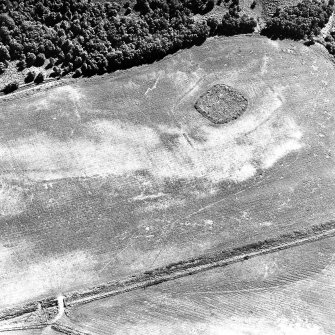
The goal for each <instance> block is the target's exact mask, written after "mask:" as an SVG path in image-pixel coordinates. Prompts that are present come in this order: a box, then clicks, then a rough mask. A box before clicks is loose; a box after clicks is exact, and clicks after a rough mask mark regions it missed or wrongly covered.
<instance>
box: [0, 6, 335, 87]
mask: <svg viewBox="0 0 335 335" xmlns="http://www.w3.org/2000/svg"><path fill="white" fill-rule="evenodd" d="M222 3H223V4H224V6H225V7H226V9H227V12H226V14H224V15H223V17H222V18H221V19H217V18H213V17H210V16H209V17H208V18H205V16H201V19H199V18H198V19H197V20H195V18H194V15H195V14H201V15H203V14H206V13H207V12H209V11H211V10H212V9H213V7H214V6H215V5H216V4H222ZM255 3H256V1H254V3H253V5H252V6H255ZM332 7H333V0H330V3H329V4H328V5H326V4H325V3H320V2H318V1H317V0H303V1H302V3H300V4H298V5H297V6H289V7H286V8H283V9H278V10H277V11H276V13H275V14H274V15H273V17H271V18H270V19H268V20H267V22H266V27H265V28H264V29H263V31H262V33H263V34H265V35H267V36H269V37H275V38H292V39H304V38H309V37H311V36H313V35H317V34H319V32H320V29H321V28H322V27H323V26H324V25H325V24H326V23H327V21H328V19H329V17H330V15H331V13H332ZM0 13H1V14H0V74H1V72H4V71H6V67H7V65H8V62H9V61H13V60H17V61H18V69H19V70H22V69H24V68H26V67H30V66H32V65H34V66H42V65H45V64H47V66H48V67H49V68H52V72H51V75H50V76H52V77H61V76H64V75H67V74H69V73H72V74H73V75H74V76H75V77H80V76H82V75H84V76H91V75H95V74H102V73H105V72H111V71H115V70H118V69H125V68H129V67H131V66H134V65H139V64H143V63H148V62H153V61H155V60H157V59H160V58H162V57H164V56H165V55H167V54H169V53H173V52H176V51H177V50H179V49H182V48H187V47H190V46H192V45H195V44H201V43H202V42H203V41H205V40H206V38H207V37H209V36H214V35H227V36H229V35H235V34H241V33H251V32H253V31H254V28H255V27H256V21H255V20H254V19H253V18H249V17H247V16H246V15H241V10H240V6H239V0H136V1H132V5H130V4H129V3H127V2H126V3H125V4H124V5H123V7H121V5H120V4H119V3H116V2H94V1H92V0H14V1H12V0H11V1H9V0H0ZM330 38H332V37H330ZM333 42H334V39H333V38H332V40H331V41H329V44H331V45H332V46H333V45H335V43H333ZM332 48H333V47H329V49H331V50H333V51H334V53H335V48H333V49H332ZM43 80H44V76H43V74H42V73H39V74H36V73H35V72H34V71H30V72H29V73H28V74H27V77H26V79H25V81H26V83H29V82H33V81H35V82H36V83H40V82H43ZM17 87H18V85H17V83H11V84H10V85H8V87H6V89H5V92H11V91H13V90H15V89H17Z"/></svg>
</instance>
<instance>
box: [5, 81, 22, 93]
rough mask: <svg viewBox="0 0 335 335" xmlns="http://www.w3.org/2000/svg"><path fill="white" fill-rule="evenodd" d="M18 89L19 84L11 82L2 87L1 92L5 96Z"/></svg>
mask: <svg viewBox="0 0 335 335" xmlns="http://www.w3.org/2000/svg"><path fill="white" fill-rule="evenodd" d="M18 88H19V82H18V81H13V82H11V83H9V84H7V85H6V86H5V87H4V89H3V92H4V93H5V94H8V93H11V92H14V91H16V90H17V89H18Z"/></svg>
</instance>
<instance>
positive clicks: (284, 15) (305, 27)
mask: <svg viewBox="0 0 335 335" xmlns="http://www.w3.org/2000/svg"><path fill="white" fill-rule="evenodd" d="M332 11H333V3H332V2H331V1H330V2H329V3H328V4H326V3H325V2H324V1H322V2H320V1H317V0H303V1H302V2H301V3H299V4H298V5H296V6H288V7H285V8H283V9H280V8H278V9H277V10H276V12H275V13H274V15H273V16H272V17H271V18H270V19H268V20H267V21H266V27H265V28H264V29H263V31H262V34H264V35H266V36H268V37H272V38H291V39H294V40H300V39H306V38H307V39H308V38H311V37H313V36H317V35H319V34H320V31H321V29H322V28H323V27H324V26H325V25H326V23H327V22H328V20H329V18H330V16H331V14H332Z"/></svg>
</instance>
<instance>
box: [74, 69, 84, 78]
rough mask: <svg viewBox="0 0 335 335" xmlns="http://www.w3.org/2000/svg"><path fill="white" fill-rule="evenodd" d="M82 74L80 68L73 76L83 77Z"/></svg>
mask: <svg viewBox="0 0 335 335" xmlns="http://www.w3.org/2000/svg"><path fill="white" fill-rule="evenodd" d="M81 76H82V72H81V70H80V69H77V70H76V71H75V72H74V75H73V77H74V78H78V77H81Z"/></svg>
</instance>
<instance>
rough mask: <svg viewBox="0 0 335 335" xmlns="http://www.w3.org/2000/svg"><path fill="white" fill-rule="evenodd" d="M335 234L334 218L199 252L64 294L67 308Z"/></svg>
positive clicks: (10, 313) (28, 307) (11, 313)
mask: <svg viewBox="0 0 335 335" xmlns="http://www.w3.org/2000/svg"><path fill="white" fill-rule="evenodd" d="M333 236H335V221H329V222H326V223H322V224H320V225H315V226H311V227H309V228H307V229H304V230H299V231H293V232H291V233H287V234H283V235H280V236H278V237H277V238H271V239H268V240H263V241H259V242H255V243H250V244H247V245H244V246H242V247H237V248H233V249H230V250H223V251H220V252H216V253H213V254H208V255H202V256H200V257H197V258H193V259H189V260H186V261H180V262H178V263H171V264H169V265H166V266H165V267H160V268H156V269H153V270H151V271H145V272H143V273H142V274H139V275H133V276H130V277H127V278H125V279H123V280H118V281H112V282H108V283H104V284H101V285H99V286H94V287H92V288H89V289H86V290H82V291H75V292H70V293H67V294H65V295H64V305H65V307H66V308H70V307H74V306H78V305H82V304H86V303H89V302H92V301H95V300H99V299H103V298H107V297H112V296H115V295H119V294H122V293H126V292H129V291H133V290H136V289H140V288H146V287H149V286H154V285H158V284H160V283H163V282H167V281H170V280H175V279H178V278H182V277H186V276H189V275H194V274H196V273H199V272H203V271H207V270H211V269H214V268H217V267H224V266H227V265H229V264H233V263H237V262H242V261H244V260H247V259H250V258H252V257H257V256H261V255H265V254H269V253H274V252H278V251H281V250H285V249H289V248H292V247H296V246H300V245H303V244H306V243H311V242H315V241H318V240H321V239H325V238H328V237H333ZM55 307H59V306H58V302H57V297H49V298H46V299H43V300H40V301H34V302H30V303H27V304H24V305H21V306H20V307H19V306H18V307H17V308H11V309H5V310H3V311H0V322H1V321H4V320H9V319H12V318H16V317H18V316H22V315H24V314H27V313H32V312H35V311H36V310H38V309H41V308H43V309H48V308H55Z"/></svg>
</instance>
